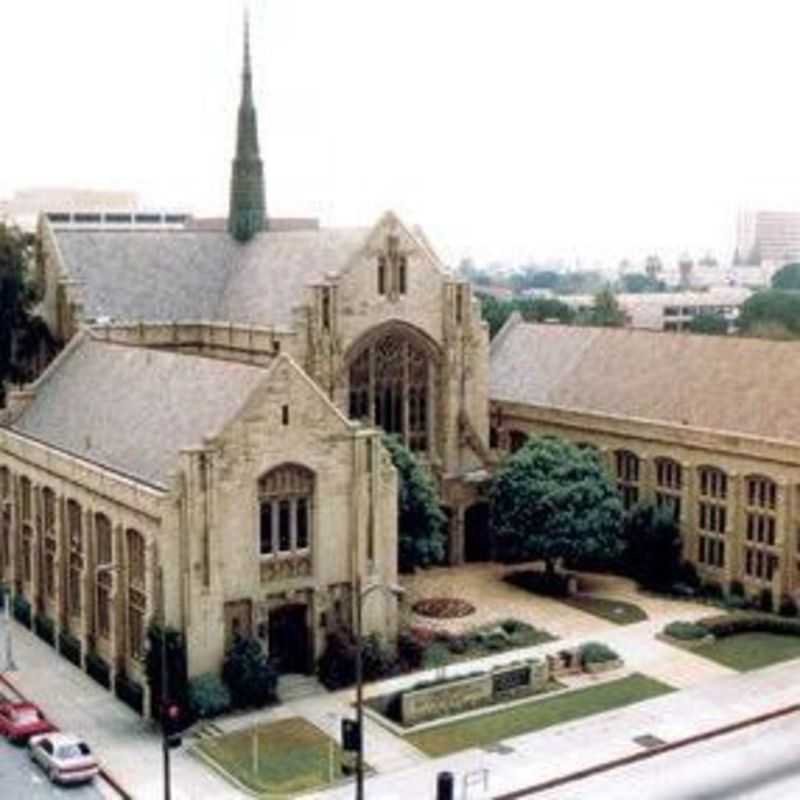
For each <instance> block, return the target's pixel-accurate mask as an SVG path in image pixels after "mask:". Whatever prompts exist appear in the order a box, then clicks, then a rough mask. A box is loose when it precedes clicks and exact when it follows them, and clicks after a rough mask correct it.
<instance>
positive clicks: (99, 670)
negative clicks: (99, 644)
mask: <svg viewBox="0 0 800 800" xmlns="http://www.w3.org/2000/svg"><path fill="white" fill-rule="evenodd" d="M86 672H87V674H88V675H89V677H90V678H93V679H94V680H96V681H97V682H98V683H99V684H100V685H101V686H104V687H105V688H106V689H110V688H111V667H110V666H109V665H108V663H107V662H106V661H104V660H103V659H102V658H100V656H98V655H97V653H87V654H86Z"/></svg>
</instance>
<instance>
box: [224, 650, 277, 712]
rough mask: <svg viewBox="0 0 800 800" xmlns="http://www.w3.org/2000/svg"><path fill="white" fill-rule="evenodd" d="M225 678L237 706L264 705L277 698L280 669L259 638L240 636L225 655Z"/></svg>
mask: <svg viewBox="0 0 800 800" xmlns="http://www.w3.org/2000/svg"><path fill="white" fill-rule="evenodd" d="M222 680H223V681H225V683H226V684H227V685H228V688H229V689H230V692H231V699H232V701H233V704H234V705H235V706H236V707H237V708H247V707H250V706H255V707H256V708H261V707H262V706H265V705H267V703H274V702H275V701H276V700H277V695H276V693H275V692H276V689H277V688H278V673H277V672H276V671H275V667H273V666H272V664H270V662H269V659H268V658H267V655H266V653H265V652H264V649H263V648H262V647H261V643H260V642H259V641H258V640H257V639H237V640H236V641H235V642H234V643H233V646H232V647H231V649H230V650H229V651H228V652H227V654H226V655H225V661H224V663H223V665H222Z"/></svg>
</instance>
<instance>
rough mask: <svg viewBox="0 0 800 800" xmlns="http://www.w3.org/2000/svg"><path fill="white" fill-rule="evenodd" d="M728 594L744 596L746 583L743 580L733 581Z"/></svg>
mask: <svg viewBox="0 0 800 800" xmlns="http://www.w3.org/2000/svg"><path fill="white" fill-rule="evenodd" d="M728 595H729V596H731V597H734V596H735V597H744V596H745V594H744V585H743V584H742V582H741V581H731V582H730V585H729V586H728Z"/></svg>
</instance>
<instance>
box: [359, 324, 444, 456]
mask: <svg viewBox="0 0 800 800" xmlns="http://www.w3.org/2000/svg"><path fill="white" fill-rule="evenodd" d="M437 362H438V353H437V350H436V346H435V345H434V344H433V343H432V342H431V341H429V340H428V339H427V337H425V336H424V335H423V334H422V333H420V332H419V331H417V330H415V329H414V328H412V327H411V326H410V325H406V324H405V323H400V322H396V323H389V324H388V325H384V326H381V327H380V328H378V329H376V330H374V331H371V332H370V333H369V334H367V336H366V337H364V338H363V339H362V340H360V341H359V342H357V343H356V345H354V346H353V348H351V352H350V354H349V355H348V358H347V359H346V362H345V363H346V365H347V366H346V369H347V385H348V392H347V397H348V414H349V416H350V417H351V419H360V420H365V421H367V422H368V423H369V424H370V425H377V426H378V427H380V428H383V430H385V431H386V432H387V433H393V434H397V435H398V436H400V438H401V439H402V440H403V441H404V442H405V444H406V445H407V446H408V447H409V448H410V449H412V450H416V451H427V450H429V449H430V447H431V443H432V439H433V435H432V422H433V409H434V408H435V404H434V401H435V395H436V386H437V380H438V369H437Z"/></svg>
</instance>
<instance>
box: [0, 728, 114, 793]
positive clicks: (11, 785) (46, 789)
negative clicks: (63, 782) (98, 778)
mask: <svg viewBox="0 0 800 800" xmlns="http://www.w3.org/2000/svg"><path fill="white" fill-rule="evenodd" d="M0 797H2V798H3V800H51V798H54V797H58V798H64V799H65V800H66V798H69V800H99V799H100V798H102V797H103V795H102V794H101V793H100V792H99V791H98V790H97V789H96V788H95V787H94V786H93V785H92V784H88V785H83V786H66V787H61V786H53V785H52V784H51V783H50V781H48V780H47V776H46V775H45V774H44V773H43V772H42V771H41V770H40V769H39V768H38V767H37V766H36V765H35V764H34V763H33V762H32V761H31V760H30V759H29V758H28V751H27V748H25V747H15V746H14V745H12V744H9V742H7V741H6V740H5V739H4V738H2V737H0Z"/></svg>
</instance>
